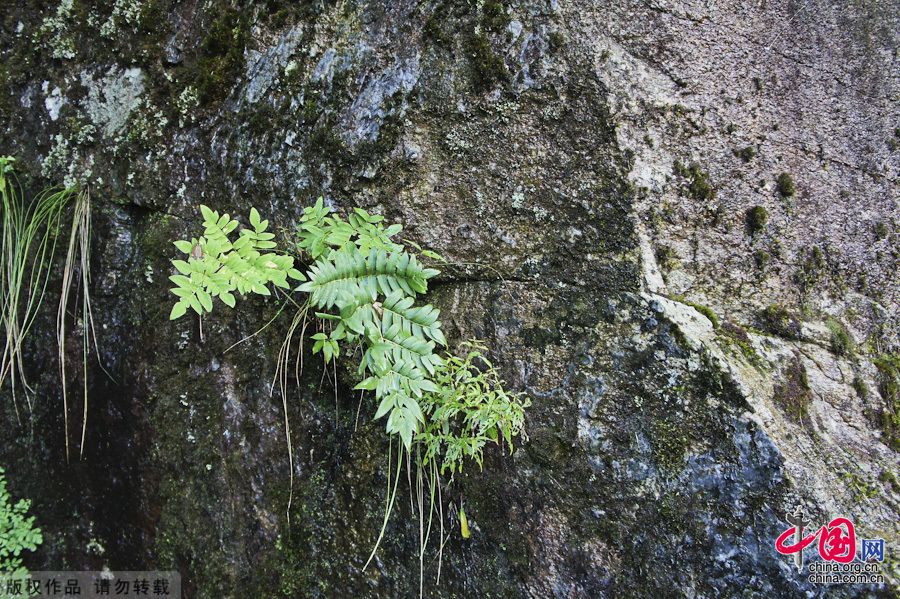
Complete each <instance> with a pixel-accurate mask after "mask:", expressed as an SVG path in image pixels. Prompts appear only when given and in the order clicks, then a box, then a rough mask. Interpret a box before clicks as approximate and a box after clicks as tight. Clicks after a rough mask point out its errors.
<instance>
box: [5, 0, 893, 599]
mask: <svg viewBox="0 0 900 599" xmlns="http://www.w3.org/2000/svg"><path fill="white" fill-rule="evenodd" d="M0 13H2V15H3V17H2V48H0V53H2V54H0V55H2V65H0V82H2V89H0V92H2V96H0V115H2V127H0V141H2V144H0V152H4V153H7V154H14V155H15V156H17V158H18V164H19V167H20V169H21V170H22V171H23V180H24V181H25V183H26V184H27V185H28V186H30V187H31V188H33V189H38V188H40V187H41V186H43V185H46V184H61V183H65V184H67V185H73V184H80V185H82V186H85V187H87V188H89V189H90V190H91V194H92V198H93V201H94V205H95V211H94V225H95V227H94V232H93V266H92V272H91V277H92V289H93V294H94V297H93V301H94V317H95V319H96V321H97V323H98V324H99V325H100V326H99V330H98V336H99V347H100V354H101V359H102V361H103V363H104V365H105V367H106V370H108V371H109V373H110V375H111V377H107V376H106V375H104V374H103V372H102V371H101V370H100V368H99V367H98V366H97V365H93V366H92V368H91V371H90V372H89V375H88V381H89V390H90V395H89V396H90V403H89V407H90V410H89V421H88V429H87V439H86V442H85V446H84V448H83V449H84V454H85V457H84V459H83V460H82V461H78V462H73V463H72V464H71V465H68V466H67V465H66V464H65V460H64V442H63V439H64V433H63V417H62V412H61V410H62V408H61V400H60V393H59V383H58V381H57V378H58V377H57V375H56V363H55V337H54V331H53V326H52V322H51V321H52V314H51V313H50V312H51V310H49V309H48V314H47V316H46V321H42V322H41V323H39V324H40V325H41V326H39V327H38V329H37V330H36V332H35V333H34V335H33V336H32V345H33V347H31V348H30V352H29V356H30V358H31V364H32V366H33V371H34V375H33V381H34V382H35V383H36V384H37V388H38V390H39V392H38V394H37V397H36V403H35V408H34V412H33V414H32V415H31V417H30V420H29V419H26V420H25V421H23V423H22V424H18V423H16V420H15V418H14V416H13V411H12V406H11V402H10V401H7V395H6V392H5V391H4V396H3V399H4V401H3V404H2V410H3V417H4V420H3V422H4V426H5V427H6V428H7V430H8V432H7V433H6V436H5V438H4V443H3V444H2V445H0V463H2V464H4V465H6V466H8V471H9V478H10V480H11V481H12V482H13V483H14V484H15V485H17V488H19V489H22V490H23V494H28V495H30V496H31V497H33V498H34V499H35V512H36V513H37V516H38V519H39V520H40V521H41V523H42V524H43V525H44V530H45V537H46V538H48V539H49V542H48V543H47V545H46V546H45V547H44V549H43V550H42V553H41V554H40V555H39V556H36V559H35V560H34V563H32V564H31V565H32V567H35V568H47V569H49V568H54V569H61V568H64V567H71V568H86V567H90V568H101V567H103V566H108V567H110V568H111V569H142V568H148V567H156V568H160V569H177V570H179V571H181V573H182V575H183V577H184V579H185V581H186V584H185V590H186V592H187V594H188V596H191V597H238V596H241V597H243V596H249V597H257V596H287V597H295V596H296V597H300V596H315V597H332V596H335V597H343V596H352V595H356V596H365V597H368V596H384V597H387V596H410V595H413V594H415V593H417V592H418V560H417V559H416V551H417V542H418V537H417V534H418V532H417V530H418V529H417V527H416V526H415V525H414V520H413V516H412V512H411V507H410V505H406V502H405V501H404V502H398V503H399V504H400V506H399V509H398V511H397V513H396V514H395V516H394V519H393V520H392V524H391V526H390V528H389V534H388V538H387V540H386V541H385V543H384V545H383V548H382V550H381V551H380V553H379V557H378V559H377V560H376V564H375V567H374V568H370V569H368V570H366V571H365V572H363V571H362V566H363V564H364V561H365V558H366V557H367V555H368V550H369V549H370V547H371V545H372V543H373V542H374V539H375V537H376V535H377V531H378V528H379V526H380V519H381V511H380V510H381V509H382V505H383V503H382V502H383V497H382V495H383V492H384V487H385V484H386V465H385V463H384V459H383V458H382V456H383V455H384V453H385V449H386V442H385V438H384V435H383V432H382V428H381V426H380V425H377V424H373V423H370V420H371V416H372V415H373V413H374V409H373V406H371V405H368V404H364V405H363V406H362V408H361V411H362V416H361V417H360V424H359V427H358V428H357V427H356V426H355V423H356V412H357V405H358V404H357V401H358V400H357V398H356V397H355V396H354V395H353V394H352V393H351V391H350V388H351V386H350V380H349V378H348V379H347V380H345V381H343V382H342V384H341V385H338V388H337V390H336V391H335V390H334V389H333V388H332V387H330V386H329V385H328V384H327V383H326V384H325V385H324V386H323V385H321V384H320V380H321V379H322V374H323V373H322V371H321V369H320V368H319V367H318V366H315V365H310V366H308V367H307V369H306V370H305V373H304V374H303V376H302V377H301V379H300V380H299V381H294V382H293V383H294V387H292V389H291V390H290V394H289V396H288V397H287V407H288V417H289V420H290V422H291V434H292V441H293V447H294V463H293V464H290V463H289V461H288V459H287V451H286V449H287V448H286V443H285V437H284V432H285V431H284V424H283V415H282V398H281V397H280V396H279V395H278V394H277V393H276V394H275V395H274V397H273V396H272V395H271V394H270V384H271V380H272V376H273V372H274V362H275V355H276V353H277V351H278V347H279V346H280V343H281V336H282V335H283V334H284V331H285V328H286V327H287V326H288V322H286V321H285V319H286V317H285V315H282V316H281V317H280V318H276V319H275V320H274V321H273V323H272V325H271V326H269V327H268V328H267V329H266V330H264V331H263V332H262V333H260V334H259V335H256V336H254V337H252V338H251V339H249V340H247V341H246V342H244V343H242V344H241V345H238V346H237V347H235V348H233V349H229V347H230V346H232V344H234V343H235V342H236V341H239V340H240V339H242V338H244V337H246V336H248V335H250V334H252V333H253V332H254V331H256V330H257V329H258V328H259V327H260V326H261V325H262V324H264V323H265V322H268V321H269V320H270V319H272V318H273V317H274V316H275V315H276V313H277V310H278V304H277V302H276V301H274V300H273V301H268V302H267V301H263V300H258V299H251V300H246V301H243V302H241V303H240V304H239V305H238V308H237V309H236V310H233V311H229V310H227V309H222V310H217V311H216V312H215V313H214V315H213V316H212V317H211V318H209V319H207V320H206V321H204V332H205V335H204V339H203V340H202V341H201V339H200V338H199V335H198V331H197V330H196V322H194V323H193V324H192V323H191V320H190V319H182V320H179V321H176V322H175V323H170V322H169V321H168V320H167V317H168V313H169V309H170V307H171V302H172V296H171V295H170V294H169V293H168V291H167V289H168V287H169V284H168V281H167V277H168V275H169V274H171V273H170V270H171V267H170V265H169V260H170V259H171V258H172V257H173V255H174V252H175V250H174V248H173V247H172V245H171V243H170V241H172V240H174V239H179V238H184V237H188V238H189V237H190V236H191V235H192V234H196V231H197V229H198V227H199V223H200V219H199V216H198V214H197V206H198V204H200V203H205V204H208V205H210V206H212V207H213V208H215V209H219V210H224V211H228V212H231V213H235V214H241V215H245V214H246V213H247V212H248V211H249V208H250V206H255V207H257V208H258V209H259V210H260V211H261V212H262V213H263V214H264V215H265V217H267V218H269V219H270V221H271V222H272V223H273V224H275V225H276V226H278V227H282V228H284V229H285V231H289V230H290V229H291V228H292V227H293V225H294V223H295V221H296V219H297V217H298V215H299V214H300V212H301V211H302V209H303V207H304V206H307V205H309V204H310V203H311V202H312V201H314V199H315V198H316V197H317V196H319V195H322V196H324V197H325V198H326V199H327V200H328V201H329V203H330V204H331V205H332V206H334V207H335V208H337V209H339V210H346V209H348V208H351V207H354V206H359V207H364V208H366V209H367V210H370V211H373V212H377V213H381V214H384V215H385V217H386V218H387V219H388V220H390V221H393V222H399V223H402V224H403V225H404V229H405V233H406V234H407V236H408V238H409V239H411V240H413V241H415V242H416V243H419V244H421V245H423V246H426V247H431V248H434V249H435V250H436V251H438V252H440V253H442V254H444V255H445V256H446V257H448V259H449V260H450V261H451V262H452V265H451V266H449V267H447V268H445V269H444V272H443V274H442V275H441V276H440V277H439V279H438V280H437V282H436V283H435V285H434V286H433V291H432V298H431V299H432V301H434V302H435V303H436V304H437V305H438V306H439V307H440V308H441V309H442V318H443V320H444V322H445V328H446V329H447V331H448V333H449V336H450V338H451V343H456V342H458V341H460V340H463V339H466V338H469V337H472V336H476V337H479V338H481V339H485V340H487V341H488V342H489V344H490V346H491V347H492V356H493V358H494V359H495V360H496V362H497V364H499V365H500V367H501V368H502V370H503V374H504V376H505V378H506V380H507V381H508V383H509V384H510V385H511V386H512V387H514V388H516V389H519V390H523V391H525V392H526V393H527V394H528V395H529V396H530V397H531V398H532V401H533V404H534V405H533V407H532V408H531V409H530V411H529V414H528V433H529V437H530V438H529V440H528V442H526V443H524V444H523V445H522V447H521V448H520V449H519V450H518V451H517V452H516V453H515V454H514V455H513V456H506V455H501V453H500V452H499V451H494V452H491V453H490V455H489V457H488V460H487V463H486V466H485V469H484V471H483V472H477V471H469V472H466V473H465V476H463V477H461V479H460V480H459V481H458V483H459V484H458V485H457V487H458V488H457V490H456V491H455V492H454V495H453V496H452V497H450V498H448V501H449V500H452V501H454V502H455V503H456V504H457V505H458V503H459V501H460V500H464V501H465V505H466V510H467V513H468V515H469V522H470V526H471V528H472V531H473V532H472V537H471V538H470V539H468V540H463V539H462V538H460V536H459V535H458V534H454V535H453V536H452V537H451V539H450V541H449V542H448V543H447V545H446V547H445V548H444V552H443V569H442V572H441V580H440V583H439V584H436V583H435V575H436V573H437V563H436V560H432V561H427V562H426V578H425V585H426V594H428V595H429V596H446V597H451V596H453V597H469V596H496V597H510V596H529V597H602V596H609V597H623V596H634V597H644V596H652V595H663V596H669V595H687V596H801V595H807V596H809V595H813V596H815V595H824V593H825V592H826V588H825V587H821V586H814V585H811V584H809V583H808V582H807V581H806V579H805V576H801V575H799V574H797V573H796V571H795V570H794V569H793V565H792V563H791V562H789V560H788V559H787V558H784V557H782V556H779V555H778V554H777V553H776V552H775V550H774V547H773V543H774V539H775V538H776V537H777V536H778V534H779V533H780V532H781V531H782V530H784V529H785V528H786V527H787V524H786V521H785V518H786V516H787V515H788V514H791V513H793V512H794V511H796V510H800V511H801V512H803V513H805V514H806V515H807V516H808V517H809V518H810V519H811V520H813V521H815V522H817V523H818V522H821V523H824V522H826V521H828V520H830V519H831V518H832V517H834V516H836V515H846V516H848V517H851V518H852V519H853V520H854V521H855V522H856V525H857V530H858V534H859V535H860V536H864V537H867V538H871V537H883V538H885V539H886V540H887V545H888V548H889V553H891V555H892V556H893V557H892V558H891V559H892V560H894V561H892V562H891V564H888V565H886V566H885V570H886V571H888V572H889V573H890V572H892V573H893V574H892V575H893V576H894V577H895V578H894V580H895V581H896V576H897V574H898V573H897V570H896V568H897V566H896V565H895V564H896V563H897V562H896V553H892V552H895V551H896V549H897V546H898V545H897V543H898V542H900V531H898V512H900V486H898V482H897V465H898V449H900V416H898V410H900V400H898V391H897V388H898V368H900V359H898V357H897V352H898V337H897V331H898V320H900V319H898V306H900V297H898V293H900V278H898V272H900V260H898V254H897V252H898V243H897V239H898V237H897V235H898V231H897V225H898V216H900V209H898V197H900V196H898V167H900V129H897V127H898V125H900V104H898V94H900V68H898V66H900V65H898V57H897V52H898V48H900V41H898V31H900V6H898V5H897V3H896V2H892V1H890V0H870V1H866V2H863V1H858V0H854V1H852V2H849V3H842V4H835V3H826V2H823V1H821V0H810V1H808V2H782V1H767V0H759V1H755V0H754V1H753V2H733V3H714V2H701V1H689V0H688V1H685V0H672V1H664V2H655V1H643V2H639V1H630V0H615V1H612V2H606V3H594V2H586V1H581V0H572V1H568V2H559V1H557V0H548V1H546V2H544V1H533V2H532V1H523V2H511V3H507V2H505V1H504V0H500V1H497V0H483V1H477V2H476V1H467V0H445V1H441V0H437V1H435V2H426V3H419V2H408V1H406V0H400V1H398V2H383V1H379V0H374V1H371V2H364V1H360V2H334V1H331V0H315V1H312V2H303V3H296V2H287V1H280V0H268V1H266V2H256V3H252V2H244V3H236V2H230V1H226V0H208V1H206V2H198V1H196V0H193V1H191V0H188V1H184V2H175V1H172V0H151V1H145V2H141V1H139V0H115V1H114V2H103V3H97V4H96V5H94V4H89V3H86V2H81V1H79V0H61V2H59V4H58V5H56V4H54V3H49V4H48V5H46V6H45V5H44V3H41V2H35V1H33V0H26V1H25V2H18V3H12V2H5V3H4V6H3V10H2V11H0ZM53 299H55V298H51V300H49V301H48V303H49V304H52V303H53V301H52V300H53ZM100 323H102V324H100ZM75 341H76V345H78V346H79V347H76V346H75V345H73V346H72V348H71V350H72V351H71V354H72V359H73V360H77V359H78V356H79V355H80V351H81V350H80V343H77V335H76V340H75ZM74 383H78V384H80V381H77V380H76V381H73V384H74ZM70 409H71V419H72V421H73V422H80V420H79V418H80V414H81V409H82V406H81V405H80V403H78V402H75V403H74V404H73V405H72V406H71V407H70ZM70 427H72V428H74V425H70ZM69 434H70V437H71V438H73V439H74V438H75V437H77V436H78V435H77V434H76V433H75V431H74V430H70V432H69ZM73 442H74V441H73ZM291 468H292V469H293V474H294V478H295V485H294V490H293V501H292V503H291V506H292V507H291V509H290V518H288V514H287V513H286V507H287V503H288V496H289V485H288V480H289V473H290V469H291ZM892 564H893V565H892ZM894 584H896V583H894ZM835 591H836V592H838V593H839V594H846V595H851V596H852V595H863V594H865V593H867V592H870V591H874V592H879V593H884V594H889V593H890V592H891V591H890V590H889V589H888V588H886V587H884V588H881V589H880V590H878V589H874V590H873V589H866V588H862V587H858V586H853V585H850V586H843V587H840V588H832V589H831V592H835Z"/></svg>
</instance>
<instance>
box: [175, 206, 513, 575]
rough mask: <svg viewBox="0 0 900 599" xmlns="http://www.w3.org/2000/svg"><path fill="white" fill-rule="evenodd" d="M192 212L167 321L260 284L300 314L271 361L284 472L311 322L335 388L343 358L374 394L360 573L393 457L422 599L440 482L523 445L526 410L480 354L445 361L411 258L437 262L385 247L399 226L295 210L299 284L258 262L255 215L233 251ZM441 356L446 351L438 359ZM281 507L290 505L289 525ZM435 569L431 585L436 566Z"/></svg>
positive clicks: (435, 317) (392, 483) (209, 215)
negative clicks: (412, 483)
mask: <svg viewBox="0 0 900 599" xmlns="http://www.w3.org/2000/svg"><path fill="white" fill-rule="evenodd" d="M201 211H202V213H203V217H204V223H203V224H204V227H205V231H204V236H203V237H200V238H199V239H197V238H195V239H191V240H190V241H177V242H175V245H176V246H177V247H178V249H179V250H181V251H182V252H183V253H185V254H187V255H188V260H187V261H184V260H173V265H174V266H175V268H176V269H178V271H179V273H180V274H179V275H174V276H172V277H171V280H172V281H173V282H174V283H175V284H176V285H177V287H176V288H175V289H173V290H172V292H173V293H175V295H177V296H178V297H179V300H178V303H176V304H175V306H174V307H173V308H172V314H171V318H172V319H176V318H179V317H180V316H182V315H184V314H185V313H186V312H187V309H188V308H192V309H193V310H194V311H195V312H197V314H200V315H202V314H203V313H204V312H210V311H212V307H213V302H212V300H213V298H215V297H219V298H220V299H221V300H222V301H223V302H224V303H226V304H227V305H229V306H231V307H234V304H235V300H234V296H233V292H234V291H235V290H237V291H238V292H239V293H241V294H245V293H249V292H253V293H259V294H262V295H268V294H269V291H268V288H267V286H268V284H269V283H273V284H274V286H275V287H276V288H280V289H281V290H282V291H284V295H285V296H286V297H287V301H291V302H293V303H295V304H296V305H297V306H298V307H297V311H296V313H295V315H294V317H293V319H292V321H291V324H290V327H289V328H288V330H287V333H286V335H285V338H284V343H283V344H282V346H281V349H280V351H279V353H278V359H277V361H276V371H275V381H277V382H278V385H279V387H280V389H281V394H282V401H283V402H284V415H285V434H286V437H287V446H288V456H289V459H290V460H291V463H293V453H292V447H291V440H290V432H289V431H290V423H289V421H288V418H287V413H288V409H287V399H286V386H287V374H286V373H287V371H288V368H289V363H290V357H291V345H292V340H293V339H294V337H295V335H296V334H297V331H298V330H299V340H300V341H299V343H300V350H299V351H298V352H297V358H296V363H295V373H296V376H297V378H298V379H299V377H300V371H301V370H302V367H303V365H302V360H303V351H302V346H303V340H304V336H305V332H306V330H307V326H308V324H309V319H308V316H309V314H310V313H313V314H314V315H315V317H316V318H315V320H314V323H315V324H314V326H315V327H316V332H315V333H314V334H312V335H311V339H312V340H313V345H312V353H313V354H321V355H322V358H323V361H324V363H325V366H326V369H327V367H328V366H332V367H334V368H335V369H334V383H335V389H336V388H337V371H336V361H337V360H338V359H339V358H340V357H341V356H347V357H355V358H356V359H358V360H359V362H358V366H357V368H356V375H357V377H358V380H359V383H358V384H357V385H356V386H355V389H357V390H360V391H361V392H365V391H369V392H372V393H373V394H374V396H375V400H376V401H375V403H376V405H377V407H376V409H375V416H374V419H375V420H380V419H385V428H386V431H387V433H388V436H389V443H388V456H387V457H388V477H387V478H388V488H387V494H386V506H385V514H384V519H383V522H382V527H381V531H380V533H379V535H378V539H377V540H376V542H375V546H374V548H373V549H372V553H371V555H370V556H369V560H368V561H367V562H366V566H368V564H369V563H370V562H371V560H372V558H373V557H374V555H375V553H376V551H377V549H378V546H379V545H380V543H381V540H382V539H383V537H384V534H385V531H386V528H387V523H388V520H389V517H390V514H391V512H392V510H393V506H394V502H395V499H396V494H397V488H398V486H399V485H398V483H399V477H400V472H401V469H402V466H403V457H404V455H405V456H406V457H407V458H411V457H413V456H414V460H410V459H408V460H407V463H408V464H415V469H416V474H415V478H416V494H417V497H418V508H419V514H418V515H419V531H420V538H419V540H420V552H419V565H420V591H421V575H422V574H423V569H424V551H425V547H426V546H427V544H428V538H429V535H430V533H431V528H432V527H431V524H432V520H433V516H434V515H435V512H437V514H438V519H439V522H440V530H441V542H440V543H439V547H440V549H439V551H442V549H443V545H444V543H445V540H444V528H443V520H444V519H443V502H442V499H441V493H442V482H441V477H442V476H443V475H446V474H447V473H448V472H449V475H450V480H451V481H452V478H453V476H454V475H455V474H457V473H460V472H462V469H463V463H464V460H466V459H472V460H474V461H475V462H476V463H477V464H478V465H479V466H481V465H482V464H483V454H484V448H485V446H486V445H487V444H488V443H489V442H493V443H497V444H501V443H502V444H504V445H506V446H507V447H508V448H509V449H510V451H511V450H512V448H513V440H514V438H516V437H522V438H524V437H525V430H524V423H525V418H524V411H525V409H526V408H527V407H528V406H529V405H530V402H529V401H528V399H527V398H525V397H524V395H522V394H520V393H510V392H508V391H506V390H505V388H504V383H503V381H502V380H501V379H500V377H499V375H498V373H497V371H496V370H495V369H494V367H493V365H492V364H491V363H490V362H489V361H488V360H487V358H486V356H485V350H486V348H485V347H484V346H483V345H482V344H480V343H478V342H470V343H469V344H468V345H467V348H468V352H467V353H466V354H465V356H464V357H457V356H455V355H453V354H451V353H448V352H446V347H447V340H446V338H445V336H444V333H443V331H442V327H441V322H440V312H439V310H437V309H436V308H435V307H433V306H432V305H430V304H427V303H424V302H422V301H421V296H422V295H424V294H426V293H427V291H428V282H429V280H431V279H432V278H434V277H435V276H436V275H438V274H439V271H438V270H436V269H434V268H431V267H429V266H427V265H425V264H423V263H422V261H421V260H420V258H419V257H420V256H421V257H423V258H427V259H429V260H433V261H436V262H443V261H444V260H443V258H442V257H441V256H440V255H439V254H437V253H435V252H432V251H429V250H422V249H421V248H419V247H418V246H415V245H414V244H408V245H409V246H410V247H411V248H413V249H414V250H415V251H411V250H410V249H409V248H408V247H407V246H406V245H403V244H401V243H399V242H397V241H395V237H396V236H397V235H398V234H399V233H400V232H401V230H402V227H401V226H400V225H398V224H394V225H389V226H385V224H384V221H383V217H382V216H379V215H372V214H369V213H368V212H366V211H365V210H363V209H360V208H356V209H354V210H353V212H352V213H350V214H349V215H348V217H347V218H346V219H344V218H342V217H340V216H339V215H337V214H334V213H332V212H331V211H330V209H329V208H328V207H326V206H325V204H324V201H323V199H322V198H319V199H318V200H317V201H316V203H315V205H313V206H309V207H307V208H306V209H305V210H304V212H303V215H302V217H301V219H300V221H299V223H298V225H297V229H296V234H295V241H294V247H295V248H296V249H297V250H298V252H299V253H300V254H301V255H303V256H306V257H307V258H308V259H309V261H310V263H309V266H308V270H307V272H306V275H305V276H304V275H303V274H301V273H300V272H299V271H297V270H296V269H294V266H293V263H294V259H293V258H292V257H291V256H287V255H278V254H275V253H268V252H264V251H263V250H272V249H274V248H275V243H274V242H273V241H272V239H273V238H274V236H273V235H272V234H271V233H266V227H267V224H268V223H267V221H262V220H260V216H259V213H258V212H257V211H256V210H255V209H252V210H251V213H250V223H251V225H252V227H253V228H252V230H251V229H244V230H242V231H241V232H240V234H239V238H238V240H237V241H235V242H231V240H230V237H229V236H230V235H231V234H232V233H233V232H234V231H235V230H236V229H237V227H238V223H237V221H234V220H232V219H231V218H230V217H229V216H228V215H227V214H226V215H221V216H220V215H219V213H218V212H214V211H212V210H210V209H209V208H207V207H205V206H202V207H201ZM288 278H292V279H294V280H297V281H301V283H300V285H299V286H298V287H296V288H295V289H294V290H293V291H294V292H299V293H304V294H306V295H305V299H304V300H302V301H300V302H296V301H294V300H293V299H292V298H291V297H290V295H288V293H287V292H286V291H285V290H287V289H288V288H289V284H288V281H287V279H288ZM279 313H280V311H279ZM273 320H274V319H273ZM271 322H272V321H270V323H269V324H271ZM266 326H268V324H267V325H266ZM263 328H265V327H263ZM261 330H262V329H261ZM440 349H443V350H444V355H443V357H442V356H441V355H440V354H439V350H440ZM326 372H327V370H326ZM275 381H273V384H272V392H273V393H274V390H275V387H276V384H275ZM410 474H412V473H410ZM291 489H293V468H291ZM426 495H427V497H428V501H427V502H426V501H425V497H426ZM426 503H427V510H426ZM290 504H291V498H290V497H289V499H288V517H290ZM459 519H460V524H461V527H462V534H463V536H464V537H465V538H468V535H469V529H468V526H467V520H466V518H465V511H464V510H463V508H462V506H460V509H459ZM426 520H427V525H426ZM438 563H439V566H438V577H439V576H440V560H439V562H438Z"/></svg>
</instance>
